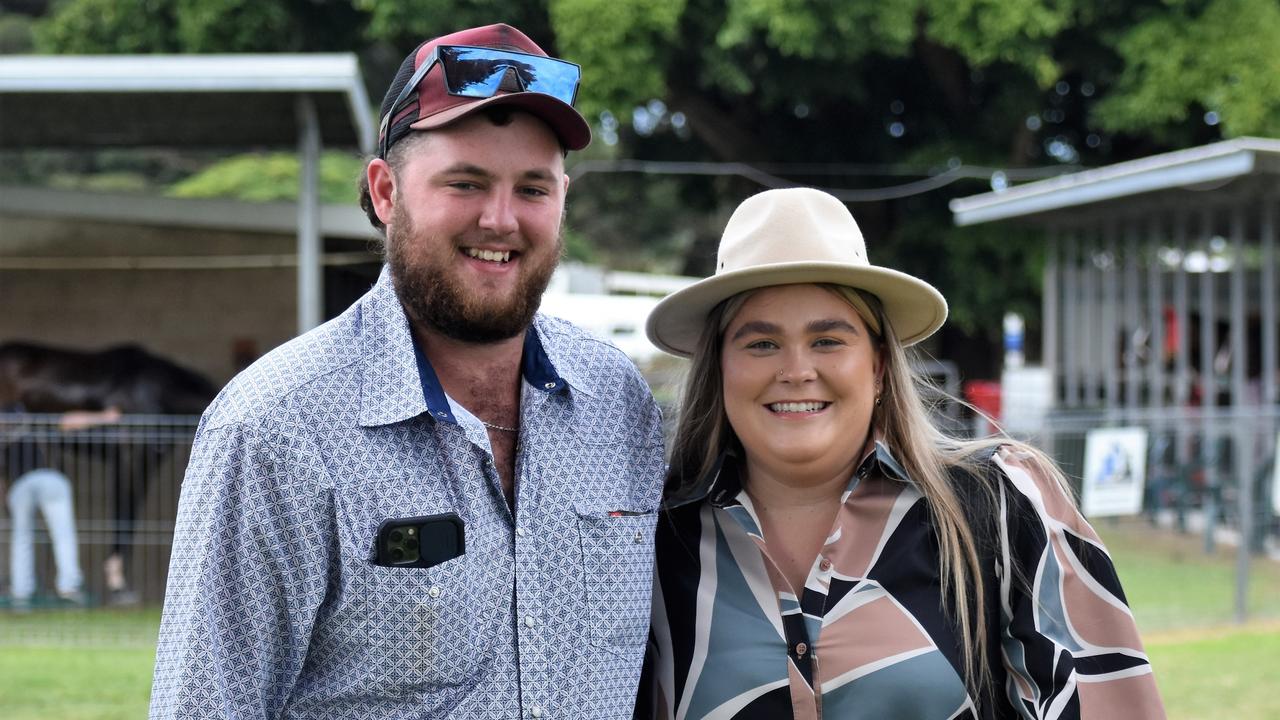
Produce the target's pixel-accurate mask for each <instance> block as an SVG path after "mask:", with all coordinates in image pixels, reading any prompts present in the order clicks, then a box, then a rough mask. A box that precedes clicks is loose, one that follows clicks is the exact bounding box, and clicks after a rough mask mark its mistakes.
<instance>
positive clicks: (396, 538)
mask: <svg viewBox="0 0 1280 720" xmlns="http://www.w3.org/2000/svg"><path fill="white" fill-rule="evenodd" d="M403 537H404V534H403V533H401V532H400V531H399V530H392V531H391V542H397V543H398V542H400V540H401V539H402V538H403Z"/></svg>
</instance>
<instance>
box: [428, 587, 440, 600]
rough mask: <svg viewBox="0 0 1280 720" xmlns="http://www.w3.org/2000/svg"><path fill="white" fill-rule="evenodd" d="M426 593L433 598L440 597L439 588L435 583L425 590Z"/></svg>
mask: <svg viewBox="0 0 1280 720" xmlns="http://www.w3.org/2000/svg"><path fill="white" fill-rule="evenodd" d="M427 594H428V595H430V596H431V597H433V598H438V597H440V588H438V587H436V586H435V585H432V586H431V589H430V590H428V591H427Z"/></svg>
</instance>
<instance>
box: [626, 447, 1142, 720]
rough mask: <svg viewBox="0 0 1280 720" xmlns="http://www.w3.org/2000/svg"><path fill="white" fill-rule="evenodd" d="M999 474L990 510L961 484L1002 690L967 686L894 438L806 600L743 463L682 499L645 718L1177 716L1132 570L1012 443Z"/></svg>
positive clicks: (861, 476) (670, 527)
mask: <svg viewBox="0 0 1280 720" xmlns="http://www.w3.org/2000/svg"><path fill="white" fill-rule="evenodd" d="M986 465H987V466H988V468H989V473H988V475H989V478H988V482H990V483H992V484H993V488H994V492H993V493H989V494H986V495H984V497H989V498H991V499H989V500H985V501H980V500H978V499H977V498H978V496H979V495H982V494H981V493H973V492H967V491H966V490H970V491H971V490H972V489H973V487H974V486H973V484H972V483H973V482H975V479H974V478H972V477H968V476H957V475H954V474H953V480H954V479H955V478H957V477H962V478H963V480H957V481H956V487H957V490H958V495H959V496H960V499H961V501H962V502H963V503H965V505H966V509H967V511H968V516H969V517H970V518H972V519H971V521H970V522H971V525H972V526H974V530H975V535H977V536H978V538H977V539H978V544H979V547H980V553H979V554H980V561H981V563H982V565H983V567H984V568H985V571H984V578H983V581H984V583H985V592H986V595H985V597H986V602H985V607H984V608H982V612H984V613H985V615H986V619H987V628H988V636H987V639H988V642H987V647H988V653H987V654H988V659H987V664H988V667H989V668H990V671H991V675H992V678H993V680H992V682H991V683H990V684H989V685H988V686H987V688H986V690H985V691H983V692H974V691H971V690H970V689H969V688H967V686H966V684H965V682H964V674H963V672H962V670H961V668H962V667H963V661H962V659H961V658H962V650H961V648H960V645H959V643H960V639H959V637H960V636H959V633H958V632H957V631H956V629H955V626H954V623H953V620H952V616H951V614H949V613H948V612H947V611H946V609H945V605H946V602H947V601H946V600H945V599H944V596H943V593H942V589H941V586H940V582H939V568H938V544H937V541H936V539H935V535H934V533H933V530H932V527H931V522H930V517H929V513H928V509H927V507H926V505H925V502H924V499H923V496H922V495H921V493H920V491H919V490H918V489H917V487H916V486H915V484H914V483H913V482H912V480H911V478H909V477H908V476H907V474H906V472H905V471H904V470H903V468H902V467H901V465H899V463H898V462H897V461H896V460H895V459H894V457H893V454H892V452H891V451H890V448H888V447H887V446H886V445H885V444H884V443H883V442H882V441H879V440H877V441H876V442H874V443H873V444H872V445H870V446H869V448H868V451H867V453H866V455H865V457H864V459H863V461H862V462H861V463H860V465H859V467H858V469H857V471H856V472H855V473H854V474H853V476H852V477H851V478H850V480H849V484H848V487H847V488H846V490H845V492H844V494H843V496H842V498H841V500H840V502H841V507H840V509H839V511H838V514H837V516H836V519H835V522H834V525H833V527H832V528H831V532H830V533H829V535H828V537H827V540H826V542H825V546H824V547H823V548H822V550H821V552H820V553H819V555H818V556H817V557H816V558H815V559H814V563H813V566H812V568H811V569H810V571H809V575H808V578H807V580H806V582H805V586H804V587H803V588H794V589H793V588H791V587H790V585H789V583H788V582H787V580H786V579H785V578H784V577H783V575H782V573H780V572H779V571H778V569H777V567H776V566H775V565H774V563H773V562H772V560H771V557H770V554H769V542H768V540H769V539H768V538H767V537H765V536H764V534H763V532H762V531H761V525H760V523H759V521H758V518H757V515H756V512H755V510H754V508H753V507H752V504H751V499H750V497H749V496H748V494H747V493H746V492H745V491H744V490H742V488H741V485H740V481H739V473H738V467H737V463H736V461H735V459H734V458H733V457H731V456H725V457H722V458H721V462H720V464H719V465H718V467H717V469H716V470H715V471H713V472H712V473H711V474H710V476H709V478H707V479H704V480H703V481H702V482H701V483H700V484H699V485H697V486H695V487H694V488H692V489H691V490H688V491H685V492H684V493H682V494H681V496H680V497H672V498H668V500H667V502H666V506H665V508H664V510H663V512H662V515H661V516H660V518H659V522H658V530H657V537H656V551H657V572H656V580H655V591H654V610H653V612H654V620H653V628H652V635H651V640H650V648H649V656H648V660H647V662H646V669H645V678H644V681H643V686H642V690H641V702H640V708H639V709H638V713H637V714H638V715H639V716H644V717H658V718H739V719H754V718H769V719H770V720H776V719H777V718H788V717H794V718H797V719H804V720H814V719H816V718H829V719H831V718H840V719H842V720H843V719H845V718H897V719H901V720H911V719H920V720H926V719H928V720H945V719H948V718H1037V719H1038V718H1080V717H1084V718H1121V717H1123V718H1161V717H1164V710H1163V708H1162V706H1161V702H1160V698H1159V695H1158V694H1157V690H1156V684H1155V680H1154V678H1153V676H1152V674H1151V666H1150V664H1149V663H1148V660H1147V656H1146V654H1145V653H1144V652H1143V649H1142V643H1141V641H1140V639H1139V637H1138V632H1137V629H1136V627H1135V625H1134V621H1133V616H1132V615H1131V614H1130V612H1129V609H1128V606H1127V605H1126V601H1125V597H1124V593H1123V591H1122V590H1121V588H1120V583H1119V581H1118V579H1117V578H1116V573H1115V570H1114V567H1113V565H1112V563H1111V560H1110V558H1109V557H1108V555H1107V552H1106V549H1105V548H1104V547H1103V546H1102V543H1101V542H1100V541H1099V539H1098V536H1097V535H1096V534H1095V533H1094V531H1093V529H1092V528H1091V527H1090V526H1089V524H1088V523H1087V522H1086V521H1085V519H1084V518H1083V516H1081V514H1080V513H1079V511H1078V510H1077V509H1076V506H1075V503H1074V502H1073V501H1072V499H1071V498H1070V497H1069V496H1068V495H1067V494H1066V493H1065V492H1063V490H1062V489H1061V488H1060V487H1059V486H1058V484H1057V483H1056V482H1055V481H1054V480H1053V479H1052V478H1049V477H1045V476H1044V475H1043V474H1042V473H1040V472H1038V471H1036V470H1035V466H1034V465H1033V464H1031V463H1029V462H1026V461H1025V460H1024V459H1023V458H1019V457H1018V456H1017V454H1016V451H1015V450H1014V449H1013V448H1012V447H1010V446H1002V447H1001V448H1000V449H999V450H998V451H995V452H994V453H989V456H988V460H987V462H986ZM964 480H967V481H968V482H969V484H967V485H966V484H965V482H964ZM992 503H995V504H996V505H997V506H996V507H992ZM984 523H985V524H986V525H987V526H989V527H990V528H991V529H990V531H989V532H986V533H983V532H980V531H979V526H980V525H982V524H984Z"/></svg>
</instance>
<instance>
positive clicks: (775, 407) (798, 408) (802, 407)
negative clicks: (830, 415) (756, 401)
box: [769, 402, 831, 413]
mask: <svg viewBox="0 0 1280 720" xmlns="http://www.w3.org/2000/svg"><path fill="white" fill-rule="evenodd" d="M830 404H831V403H824V402H784V403H773V404H771V405H770V406H769V409H770V410H772V411H774V412H777V413H784V412H789V413H798V412H817V411H819V410H821V409H823V408H824V407H826V406H827V405H830Z"/></svg>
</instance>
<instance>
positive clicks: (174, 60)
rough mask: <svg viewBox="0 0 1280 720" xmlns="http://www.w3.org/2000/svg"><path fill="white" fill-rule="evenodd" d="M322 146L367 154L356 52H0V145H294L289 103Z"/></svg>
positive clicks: (369, 135)
mask: <svg viewBox="0 0 1280 720" xmlns="http://www.w3.org/2000/svg"><path fill="white" fill-rule="evenodd" d="M301 95H308V96H310V97H311V98H312V99H313V100H314V102H315V105H316V111H317V116H318V119H319V122H320V134H321V137H322V138H323V142H324V144H325V145H326V146H327V147H349V148H358V149H360V150H361V151H362V152H370V151H371V149H372V146H373V120H372V117H371V112H370V104H369V100H368V96H367V95H366V93H365V91H364V85H363V82H362V80H361V78H360V70H359V65H358V63H357V61H356V58H355V56H354V55H352V54H350V53H341V54H308V55H283V54H282V55H102V56H86V55H80V56H35V55H11V56H0V147H2V148H23V149H25V148H50V147H90V146H94V147H102V146H117V147H118V146H172V147H219V148H243V147H290V148H292V147H296V145H297V142H298V121H297V115H296V109H295V105H296V102H297V99H298V97H299V96H301Z"/></svg>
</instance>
